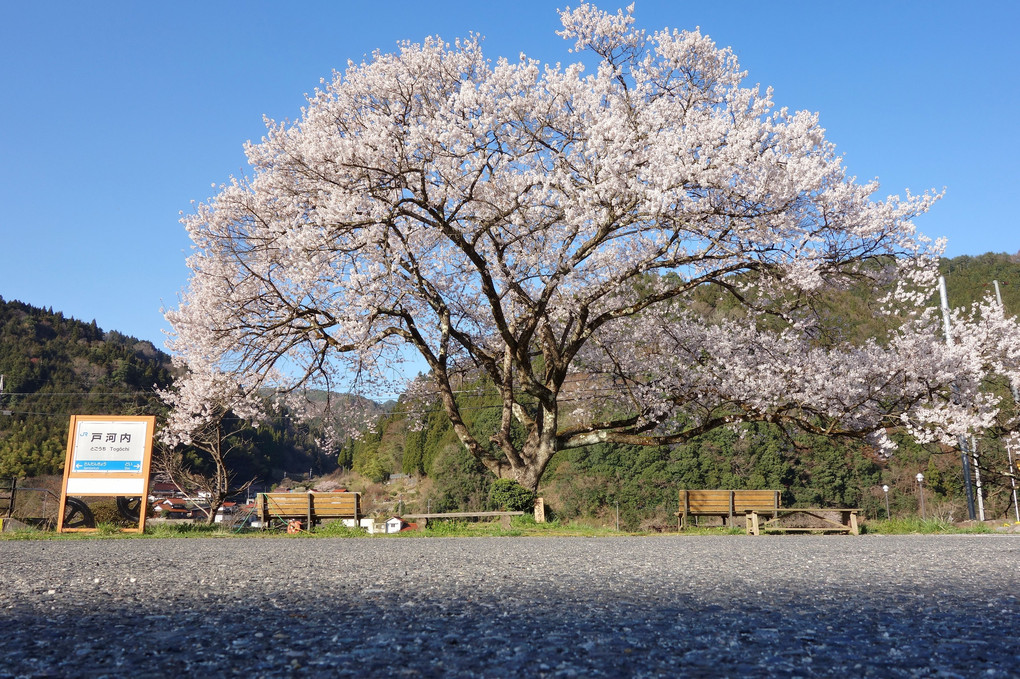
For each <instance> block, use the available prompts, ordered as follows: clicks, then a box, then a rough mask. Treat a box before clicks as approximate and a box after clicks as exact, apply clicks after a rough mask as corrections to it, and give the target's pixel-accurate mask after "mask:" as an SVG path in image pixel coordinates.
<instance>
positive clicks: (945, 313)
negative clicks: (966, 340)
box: [939, 276, 977, 521]
mask: <svg viewBox="0 0 1020 679" xmlns="http://www.w3.org/2000/svg"><path fill="white" fill-rule="evenodd" d="M939 298H940V300H941V301H942V330H943V332H945V335H946V346H952V345H953V336H952V333H951V332H950V328H949V296H948V294H946V278H945V276H939ZM952 389H953V396H954V397H955V396H956V395H957V387H956V384H953V386H952ZM956 440H957V441H958V442H959V445H960V466H961V467H962V469H963V487H964V489H965V490H966V491H967V516H968V518H970V520H971V521H973V520H974V519H975V518H977V513H976V512H975V511H974V488H973V487H972V486H971V479H970V460H969V459H968V455H967V453H968V452H969V451H968V450H967V437H966V436H963V435H962V434H961V435H960V436H958V437H957V438H956Z"/></svg>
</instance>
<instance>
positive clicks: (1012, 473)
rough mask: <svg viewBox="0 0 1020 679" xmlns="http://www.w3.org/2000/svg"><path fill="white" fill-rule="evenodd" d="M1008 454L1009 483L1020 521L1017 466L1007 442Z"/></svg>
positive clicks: (1018, 520)
mask: <svg viewBox="0 0 1020 679" xmlns="http://www.w3.org/2000/svg"><path fill="white" fill-rule="evenodd" d="M1006 455H1007V457H1009V485H1010V486H1012V487H1013V511H1014V512H1015V513H1016V522H1017V523H1020V502H1017V499H1016V471H1017V468H1016V466H1015V465H1014V464H1013V449H1012V448H1010V446H1009V444H1008V443H1007V444H1006Z"/></svg>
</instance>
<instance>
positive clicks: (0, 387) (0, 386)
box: [0, 375, 11, 415]
mask: <svg viewBox="0 0 1020 679" xmlns="http://www.w3.org/2000/svg"><path fill="white" fill-rule="evenodd" d="M3 406H4V376H3V375H0V415H10V414H11V411H10V410H4V409H3Z"/></svg>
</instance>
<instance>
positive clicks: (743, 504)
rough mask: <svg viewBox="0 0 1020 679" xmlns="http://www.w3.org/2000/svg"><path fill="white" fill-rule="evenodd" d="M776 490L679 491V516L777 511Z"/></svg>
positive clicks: (777, 492) (777, 493) (778, 494)
mask: <svg viewBox="0 0 1020 679" xmlns="http://www.w3.org/2000/svg"><path fill="white" fill-rule="evenodd" d="M779 496H780V491H778V490H681V491H680V513H681V514H707V515H721V514H743V513H744V512H746V511H748V510H750V509H754V510H761V511H765V510H769V509H779V506H780V505H779Z"/></svg>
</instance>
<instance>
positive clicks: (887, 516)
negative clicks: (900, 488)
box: [882, 484, 892, 519]
mask: <svg viewBox="0 0 1020 679" xmlns="http://www.w3.org/2000/svg"><path fill="white" fill-rule="evenodd" d="M882 492H883V493H885V518H886V519H891V518H892V517H891V516H889V486H887V485H884V484H883V485H882Z"/></svg>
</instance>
